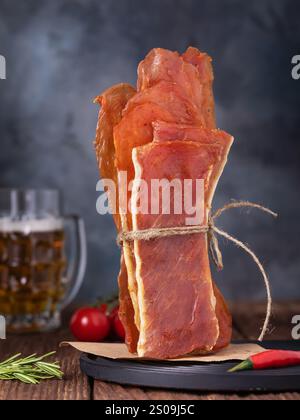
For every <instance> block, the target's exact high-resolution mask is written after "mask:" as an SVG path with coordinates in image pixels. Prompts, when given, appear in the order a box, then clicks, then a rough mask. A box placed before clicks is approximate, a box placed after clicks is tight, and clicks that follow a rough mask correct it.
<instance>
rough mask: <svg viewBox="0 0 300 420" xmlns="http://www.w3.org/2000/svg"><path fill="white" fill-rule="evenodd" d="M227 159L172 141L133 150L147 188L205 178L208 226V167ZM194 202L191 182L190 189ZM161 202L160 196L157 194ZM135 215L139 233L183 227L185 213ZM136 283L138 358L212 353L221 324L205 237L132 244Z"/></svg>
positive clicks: (214, 150) (216, 150)
mask: <svg viewBox="0 0 300 420" xmlns="http://www.w3.org/2000/svg"><path fill="white" fill-rule="evenodd" d="M224 158H226V157H225V156H224V155H222V154H221V152H220V147H218V146H215V145H207V144H204V145H202V144H198V143H195V142H182V141H171V142H163V143H154V142H153V143H151V144H149V145H146V146H143V147H139V148H136V149H135V151H134V154H133V160H134V165H135V170H136V173H137V174H138V178H137V180H138V179H142V180H143V181H145V182H146V183H147V184H148V187H149V188H148V191H146V192H145V193H144V194H146V195H148V198H149V200H150V197H151V192H150V185H151V180H152V179H156V178H157V179H168V180H172V179H174V174H176V179H180V180H182V181H184V180H186V179H191V180H193V181H196V180H197V179H203V180H204V183H205V205H206V208H205V210H206V211H205V217H204V220H203V221H202V223H201V224H202V225H207V223H208V213H209V212H208V211H207V209H208V208H209V197H210V196H211V191H210V190H211V189H212V188H213V186H212V185H211V183H210V178H211V173H212V168H213V167H214V166H215V165H216V164H218V162H219V161H220V160H223V159H224ZM138 191H139V184H138V183H137V185H136V189H135V190H134V191H133V194H132V202H133V205H134V206H135V205H138V202H139V200H140V199H141V196H142V194H143V193H142V194H141V192H140V193H139V194H137V192H138ZM193 192H194V197H195V182H194V186H193ZM160 200H161V192H160ZM173 205H174V193H173V190H172V192H171V214H163V213H162V212H160V213H159V214H157V215H153V214H141V213H138V212H137V214H133V227H134V229H137V230H143V229H150V228H166V227H174V226H175V227H176V226H185V225H186V217H187V216H188V215H187V214H186V213H185V212H183V213H182V214H174V212H173V208H174V207H173ZM134 251H135V258H136V279H137V283H138V305H139V311H140V337H139V342H138V354H139V355H140V356H144V357H151V358H160V359H166V358H173V357H177V356H180V355H184V354H188V353H191V352H194V351H198V352H209V351H211V350H212V349H213V348H214V347H215V345H216V343H217V341H218V338H219V322H218V318H217V315H216V306H215V305H216V300H215V294H214V290H213V283H212V279H211V273H210V266H209V259H208V243H207V235H206V233H199V234H195V235H187V236H172V237H168V238H158V239H155V240H152V241H135V242H134Z"/></svg>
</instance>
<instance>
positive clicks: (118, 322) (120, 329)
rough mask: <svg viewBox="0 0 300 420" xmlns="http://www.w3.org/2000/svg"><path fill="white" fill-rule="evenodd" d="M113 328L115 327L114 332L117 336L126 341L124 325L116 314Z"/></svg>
mask: <svg viewBox="0 0 300 420" xmlns="http://www.w3.org/2000/svg"><path fill="white" fill-rule="evenodd" d="M113 326H114V330H115V333H116V334H117V336H118V337H119V338H121V339H122V340H124V339H125V329H124V327H123V324H122V322H121V320H120V318H119V315H118V314H116V315H115V317H114V322H113Z"/></svg>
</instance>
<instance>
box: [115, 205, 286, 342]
mask: <svg viewBox="0 0 300 420" xmlns="http://www.w3.org/2000/svg"><path fill="white" fill-rule="evenodd" d="M242 207H248V208H256V209H258V210H261V211H263V212H265V213H268V214H270V215H271V216H273V217H278V214H277V213H274V212H273V211H272V210H270V209H268V208H266V207H263V206H261V205H259V204H255V203H251V202H249V201H233V202H231V203H228V204H226V205H225V206H224V207H221V208H220V209H219V210H217V211H216V212H215V213H213V214H211V215H210V216H209V219H208V224H207V225H206V226H180V227H171V228H151V229H145V230H133V231H128V232H121V233H120V234H119V235H118V237H117V243H118V245H120V246H121V245H124V243H126V242H133V241H135V240H137V241H141V240H143V241H150V240H153V239H157V238H166V237H170V236H181V235H183V236H184V235H193V234H196V233H206V234H207V235H208V241H209V249H210V254H211V256H212V259H213V262H214V264H215V265H216V267H217V269H218V270H223V268H224V264H223V257H222V252H221V250H220V247H219V241H218V237H217V236H218V235H219V236H222V237H224V238H226V239H228V240H229V241H230V242H233V243H234V244H235V245H236V246H237V247H238V248H241V249H243V250H244V251H245V252H246V253H247V254H248V255H250V257H251V258H252V260H253V261H254V262H255V264H256V265H257V267H258V268H259V270H260V272H261V274H262V277H263V280H264V284H265V288H266V292H267V308H266V315H265V321H264V325H263V327H262V331H261V334H260V336H259V338H258V341H263V339H264V337H265V335H266V333H267V331H268V326H269V323H270V318H271V314H272V295H271V287H270V282H269V279H268V276H267V274H266V271H265V269H264V267H263V265H262V263H261V262H260V260H259V258H258V257H257V256H256V255H255V253H254V252H253V251H252V250H251V249H250V248H249V247H248V246H247V245H246V244H245V243H243V242H241V241H239V240H238V239H236V238H234V237H233V236H231V235H229V234H228V233H227V232H224V231H223V230H221V229H219V228H218V227H217V226H216V225H215V222H216V220H217V219H218V218H219V217H220V216H221V215H222V214H223V213H224V212H225V211H227V210H230V209H233V208H242Z"/></svg>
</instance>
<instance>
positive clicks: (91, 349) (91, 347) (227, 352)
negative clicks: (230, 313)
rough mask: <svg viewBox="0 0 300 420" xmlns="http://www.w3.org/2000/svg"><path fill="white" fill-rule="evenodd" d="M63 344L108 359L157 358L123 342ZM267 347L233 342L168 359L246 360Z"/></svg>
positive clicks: (188, 360)
mask: <svg viewBox="0 0 300 420" xmlns="http://www.w3.org/2000/svg"><path fill="white" fill-rule="evenodd" d="M61 346H71V347H73V348H75V349H76V350H78V351H80V352H82V353H88V354H92V355H94V356H99V357H106V358H108V359H123V360H137V361H138V360H141V361H142V360H156V359H148V358H142V357H138V356H137V355H136V354H132V353H129V351H128V350H127V347H126V345H125V344H121V343H80V342H63V343H61ZM263 351H265V349H264V348H263V347H261V346H259V345H258V344H252V343H246V344H231V345H230V346H229V347H227V348H226V349H223V350H220V351H218V352H217V353H215V354H210V355H206V356H201V355H197V356H196V355H191V356H184V357H180V358H176V359H168V361H170V362H200V363H213V362H225V361H230V360H241V361H243V360H246V359H248V358H249V357H250V356H253V355H254V354H257V353H261V352H263Z"/></svg>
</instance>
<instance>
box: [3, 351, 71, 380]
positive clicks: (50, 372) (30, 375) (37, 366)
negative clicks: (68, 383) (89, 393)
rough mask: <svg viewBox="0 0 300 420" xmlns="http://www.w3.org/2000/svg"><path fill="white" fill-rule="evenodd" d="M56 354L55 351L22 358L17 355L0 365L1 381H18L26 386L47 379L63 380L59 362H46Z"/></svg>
mask: <svg viewBox="0 0 300 420" xmlns="http://www.w3.org/2000/svg"><path fill="white" fill-rule="evenodd" d="M53 354H55V351H53V352H51V353H47V354H45V355H43V356H37V355H36V354H32V355H30V356H28V357H25V358H21V354H20V353H19V354H16V355H15V356H12V357H10V358H9V359H7V360H4V361H3V362H2V363H0V380H3V381H11V380H18V381H21V382H23V383H25V384H34V385H36V384H38V383H39V382H40V381H42V380H45V379H54V378H55V379H62V377H63V372H62V371H61V368H60V365H59V363H58V362H54V363H47V362H45V361H44V360H45V359H46V358H48V357H50V356H52V355H53Z"/></svg>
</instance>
